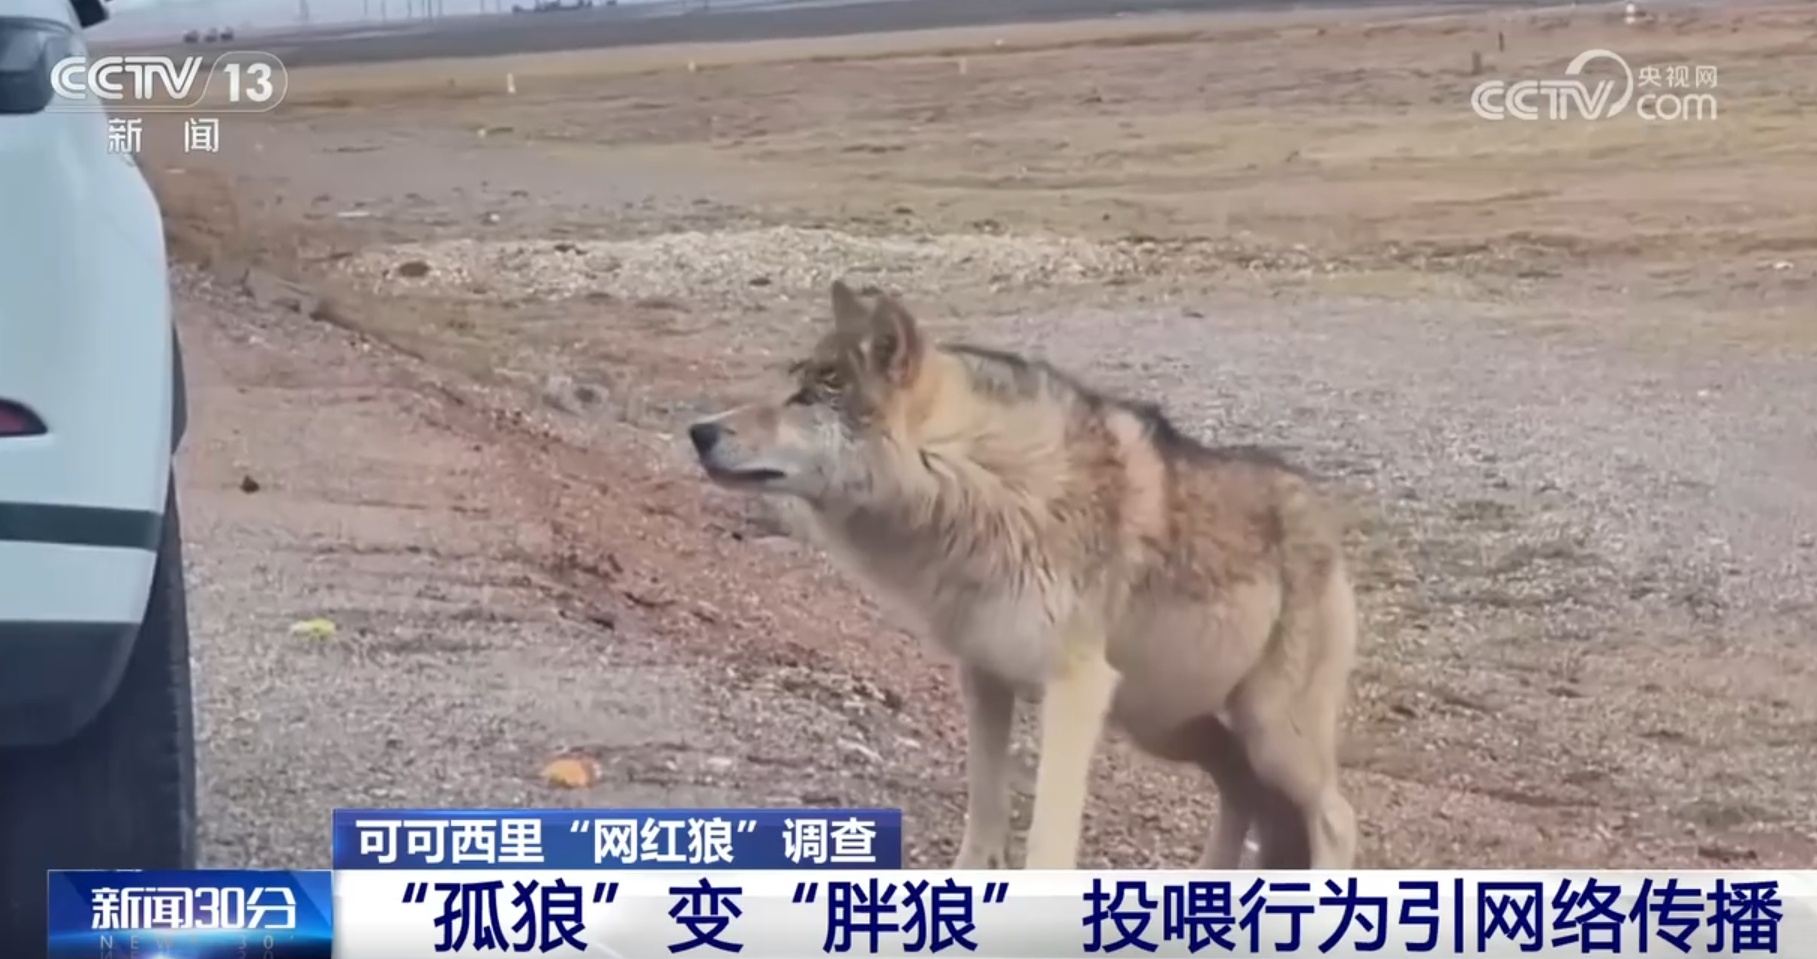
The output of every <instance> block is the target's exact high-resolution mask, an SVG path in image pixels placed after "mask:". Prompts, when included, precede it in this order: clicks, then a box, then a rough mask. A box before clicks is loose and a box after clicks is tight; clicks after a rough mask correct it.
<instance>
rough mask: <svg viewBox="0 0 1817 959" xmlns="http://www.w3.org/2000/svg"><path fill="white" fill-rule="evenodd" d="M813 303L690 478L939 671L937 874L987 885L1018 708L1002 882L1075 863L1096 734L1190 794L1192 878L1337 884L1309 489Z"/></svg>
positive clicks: (700, 425) (701, 450)
mask: <svg viewBox="0 0 1817 959" xmlns="http://www.w3.org/2000/svg"><path fill="white" fill-rule="evenodd" d="M831 293H832V324H831V327H830V329H826V330H825V332H824V335H822V336H821V337H820V339H819V341H818V343H817V344H816V345H815V346H814V347H813V348H812V350H811V351H809V353H808V354H807V356H806V357H805V358H803V359H801V360H799V361H798V362H796V363H794V364H792V365H791V367H790V373H791V382H790V383H789V385H788V389H787V390H786V391H779V392H778V398H777V399H775V400H774V401H772V402H762V403H755V404H751V405H745V406H740V407H737V408H733V409H730V410H727V411H725V412H722V413H719V414H717V415H713V416H710V417H707V418H704V419H701V420H699V421H697V422H694V423H693V424H691V425H690V426H689V428H688V436H689V439H690V441H691V442H692V444H693V447H694V452H695V454H696V456H697V458H698V459H699V462H700V465H701V467H702V468H703V470H704V472H705V474H706V476H707V477H709V478H710V479H711V480H712V481H713V482H714V483H716V484H719V485H721V486H723V487H726V488H730V489H733V490H740V491H745V492H748V493H753V494H762V495H764V496H766V497H769V498H771V499H772V500H773V501H774V502H777V503H779V504H781V505H783V506H784V507H785V512H786V514H787V515H789V516H792V517H793V518H794V520H795V521H796V522H798V523H800V524H801V525H802V526H803V527H804V529H803V532H805V533H806V534H807V535H808V536H809V537H811V538H812V540H814V541H815V542H817V543H818V544H820V545H821V546H822V547H823V548H824V549H826V550H827V551H828V552H829V553H830V554H831V556H832V558H833V559H834V560H835V561H836V562H837V563H839V564H840V565H841V566H842V567H844V568H845V569H846V570H848V571H849V572H850V573H852V574H854V575H855V576H856V577H857V578H859V579H860V580H861V581H863V582H866V583H868V584H870V585H871V586H872V587H873V588H874V589H875V590H876V592H877V593H879V594H880V598H881V599H883V600H885V601H887V602H891V603H893V604H894V605H895V606H897V607H899V608H900V609H901V610H902V611H904V612H906V613H907V614H909V615H910V616H912V617H913V618H914V620H915V621H916V622H917V623H918V625H919V626H921V627H922V628H923V629H924V631H925V632H926V633H927V634H929V635H930V636H931V638H932V639H933V641H934V642H935V643H936V644H937V645H938V646H939V647H942V648H944V650H945V651H947V652H948V653H950V654H951V655H952V656H953V657H954V658H956V659H957V661H958V667H959V668H958V672H959V685H960V689H961V692H962V698H963V700H964V704H965V705H964V708H965V714H966V722H967V746H966V759H965V770H966V787H967V797H966V815H965V828H964V835H963V836H962V838H961V840H960V843H959V851H958V856H957V859H956V861H955V863H954V865H955V868H960V869H995V868H1007V867H1008V865H1009V862H1010V856H1009V845H1010V838H1011V836H1010V832H1011V830H1010V802H1009V782H1008V770H1009V765H1008V756H1009V747H1010V734H1011V727H1012V722H1013V719H1014V711H1015V707H1016V702H1017V699H1018V698H1024V699H1031V700H1038V701H1039V704H1040V705H1039V709H1040V717H1039V718H1040V723H1039V729H1040V734H1039V736H1040V743H1039V749H1040V753H1039V760H1038V765H1037V767H1036V775H1035V795H1034V811H1033V817H1032V820H1031V822H1030V825H1029V830H1028V836H1027V840H1026V845H1025V854H1024V860H1023V866H1024V868H1028V869H1072V868H1075V866H1076V861H1077V856H1078V848H1079V840H1080V832H1081V829H1082V824H1083V817H1084V806H1085V800H1086V798H1087V789H1088V785H1087V783H1088V778H1089V773H1090V766H1091V762H1092V759H1093V757H1094V754H1095V753H1096V751H1097V749H1098V744H1099V742H1100V740H1101V739H1102V738H1103V735H1104V732H1105V729H1106V727H1107V725H1115V726H1116V727H1118V728H1120V729H1121V730H1122V731H1123V732H1125V733H1126V734H1127V735H1128V736H1129V737H1130V738H1131V739H1132V740H1133V741H1134V742H1135V743H1136V745H1137V746H1138V747H1140V748H1141V749H1142V750H1143V751H1145V752H1147V753H1149V754H1151V755H1154V756H1157V757H1159V758H1161V759H1163V760H1168V761H1173V762H1178V763H1189V764H1196V765H1198V766H1200V767H1202V768H1203V769H1204V770H1206V772H1208V773H1209V774H1210V777H1211V779H1212V780H1213V782H1214V784H1215V786H1216V788H1217V793H1218V797H1219V807H1218V808H1219V813H1218V816H1217V819H1216V822H1215V825H1214V827H1213V829H1212V832H1211V834H1210V836H1209V837H1208V838H1207V841H1206V844H1205V846H1204V849H1203V851H1202V853H1201V854H1200V857H1199V865H1200V866H1201V867H1202V868H1209V869H1233V868H1237V867H1239V866H1240V865H1241V863H1242V860H1243V857H1244V853H1245V852H1246V850H1247V849H1254V850H1256V851H1257V855H1258V859H1259V864H1260V865H1261V866H1262V867H1263V868H1273V869H1292V868H1300V869H1304V868H1313V869H1347V868H1350V866H1351V865H1352V863H1353V860H1354V857H1355V853H1356V817H1355V813H1354V811H1353V809H1352V807H1351V805H1350V803H1349V801H1348V800H1347V799H1346V798H1345V797H1344V795H1343V793H1342V792H1341V791H1340V789H1339V784H1338V760H1337V749H1338V737H1339V732H1340V730H1339V725H1340V721H1341V713H1342V711H1343V708H1344V706H1345V701H1346V699H1347V696H1348V688H1349V683H1350V675H1351V671H1352V668H1353V663H1354V659H1355V650H1356V633H1357V613H1356V601H1355V596H1354V594H1353V591H1352V585H1351V581H1350V578H1349V574H1348V573H1347V571H1346V566H1345V561H1344V557H1343V553H1342V548H1341V537H1340V533H1339V526H1338V524H1337V522H1336V521H1335V520H1334V517H1333V514H1332V512H1331V510H1330V509H1329V507H1328V505H1327V504H1326V503H1325V502H1323V501H1322V499H1321V497H1320V495H1319V494H1318V492H1317V491H1316V490H1315V489H1314V487H1313V484H1312V482H1311V481H1310V480H1309V479H1308V477H1307V476H1306V475H1305V474H1304V473H1302V472H1300V471H1298V470H1297V469H1295V468H1293V467H1291V466H1290V465H1288V464H1287V463H1285V462H1284V461H1282V460H1281V459H1279V458H1278V457H1276V456H1274V455H1272V454H1270V453H1268V452H1266V451H1262V450H1257V449H1253V448H1217V447H1210V446H1206V445H1202V444H1200V443H1198V442H1196V441H1194V440H1192V439H1190V438H1189V437H1187V436H1186V435H1185V434H1183V433H1181V432H1180V431H1179V430H1178V429H1176V428H1175V427H1174V425H1173V424H1172V423H1171V422H1170V421H1169V420H1168V418H1167V417H1166V416H1165V415H1164V414H1163V412H1162V411H1161V409H1160V407H1159V406H1157V405H1153V404H1148V403H1140V402H1134V401H1129V400H1125V399H1119V398H1115V397H1113V396H1111V395H1108V394H1106V393H1103V392H1099V391H1097V390H1094V389H1092V388H1090V387H1088V386H1087V385H1085V384H1084V383H1082V382H1081V381H1080V380H1078V379H1076V378H1075V377H1073V376H1072V375H1070V374H1068V373H1066V372H1063V371H1061V370H1060V369H1058V368H1056V367H1054V366H1052V365H1050V364H1047V363H1044V362H1041V361H1038V360H1035V359H1030V358H1025V357H1022V356H1018V355H1014V354H1011V353H1006V352H1001V351H997V350H992V349H986V348H982V347H976V346H968V345H964V344H958V343H953V344H946V343H934V342H932V341H931V340H930V339H929V338H928V337H926V336H925V335H924V333H923V331H922V329H921V327H920V325H919V324H918V323H917V322H916V320H915V318H914V317H913V316H912V315H911V314H910V312H909V311H908V309H907V308H906V306H905V305H904V304H903V303H902V301H901V300H900V299H898V298H896V297H895V296H893V295H890V294H887V293H876V292H875V291H872V290H868V289H867V290H866V291H865V295H863V296H861V295H860V294H859V293H857V292H854V291H853V290H852V289H851V288H850V287H849V286H848V285H846V284H845V283H844V282H843V281H835V282H834V283H833V285H832V290H831ZM1252 830H1253V834H1254V838H1253V839H1252V838H1251V835H1252Z"/></svg>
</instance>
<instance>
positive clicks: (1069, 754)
mask: <svg viewBox="0 0 1817 959" xmlns="http://www.w3.org/2000/svg"><path fill="white" fill-rule="evenodd" d="M1118 679H1119V677H1118V675H1117V671H1116V670H1115V669H1114V668H1112V667H1111V665H1110V663H1108V662H1106V661H1105V659H1104V653H1103V649H1102V647H1101V646H1093V647H1086V648H1078V647H1075V648H1073V649H1069V650H1068V659H1067V661H1066V663H1065V664H1064V666H1063V667H1062V669H1061V671H1060V673H1059V675H1057V676H1055V677H1054V678H1053V679H1052V680H1050V681H1049V682H1048V684H1047V689H1046V690H1045V691H1044V692H1043V693H1042V695H1041V763H1040V766H1039V767H1038V769H1037V771H1036V773H1035V813H1034V819H1033V821H1032V822H1031V823H1030V824H1029V828H1028V855H1027V857H1026V858H1025V860H1024V863H1023V868H1025V869H1072V868H1074V867H1075V866H1076V865H1077V864H1078V857H1079V832H1080V830H1081V829H1082V828H1083V826H1084V821H1085V796H1086V792H1087V785H1088V781H1089V780H1090V778H1091V761H1092V756H1093V755H1094V754H1095V753H1096V752H1097V750H1098V740H1099V739H1100V738H1101V737H1102V736H1103V733H1104V723H1105V719H1106V717H1107V716H1108V715H1109V714H1110V705H1111V698H1112V697H1113V696H1114V695H1115V694H1116V691H1117V682H1118Z"/></svg>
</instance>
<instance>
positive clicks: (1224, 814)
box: [1191, 716, 1260, 869]
mask: <svg viewBox="0 0 1817 959" xmlns="http://www.w3.org/2000/svg"><path fill="white" fill-rule="evenodd" d="M1191 736H1192V738H1193V740H1194V746H1195V750H1196V751H1197V753H1198V764H1199V767H1200V768H1201V769H1204V770H1205V772H1206V773H1208V774H1209V775H1210V776H1211V781H1212V783H1213V784H1215V785H1216V786H1217V787H1218V818H1217V822H1215V823H1213V824H1212V829H1211V836H1210V838H1209V839H1208V840H1207V841H1206V843H1205V851H1204V852H1203V853H1202V854H1201V855H1200V856H1199V868H1200V869H1237V868H1239V867H1241V866H1242V864H1243V852H1244V850H1245V849H1246V848H1248V844H1249V833H1250V828H1251V826H1253V825H1254V819H1255V811H1256V810H1255V806H1254V803H1255V799H1256V796H1257V793H1258V791H1259V790H1258V787H1259V786H1260V784H1259V783H1257V782H1256V780H1255V773H1254V772H1253V771H1251V770H1250V768H1249V758H1248V757H1247V756H1245V755H1244V754H1243V743H1242V741H1241V740H1239V739H1237V737H1236V736H1234V735H1232V734H1231V732H1230V727H1228V726H1226V725H1224V724H1223V723H1222V722H1221V721H1219V720H1218V718H1217V717H1215V716H1207V717H1205V718H1203V719H1200V720H1199V721H1197V722H1195V723H1194V724H1193V730H1192V733H1191Z"/></svg>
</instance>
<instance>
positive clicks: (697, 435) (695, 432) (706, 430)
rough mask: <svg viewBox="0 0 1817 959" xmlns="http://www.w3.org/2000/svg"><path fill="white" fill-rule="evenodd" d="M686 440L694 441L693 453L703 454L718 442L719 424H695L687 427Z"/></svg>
mask: <svg viewBox="0 0 1817 959" xmlns="http://www.w3.org/2000/svg"><path fill="white" fill-rule="evenodd" d="M688 439H690V440H693V441H694V450H695V452H698V453H705V452H706V451H707V450H710V449H712V448H713V444H714V443H717V442H719V424H718V423H695V424H694V425H693V426H690V427H688Z"/></svg>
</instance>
